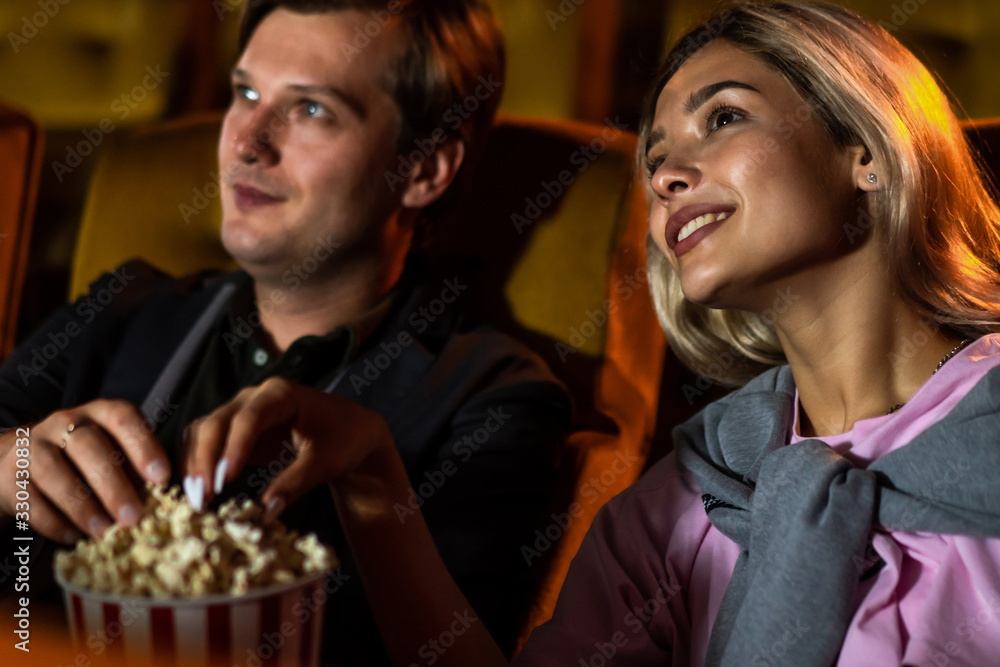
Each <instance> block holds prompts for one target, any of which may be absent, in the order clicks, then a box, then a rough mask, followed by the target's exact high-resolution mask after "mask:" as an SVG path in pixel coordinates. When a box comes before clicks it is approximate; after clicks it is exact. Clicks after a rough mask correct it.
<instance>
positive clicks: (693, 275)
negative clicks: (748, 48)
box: [646, 40, 863, 312]
mask: <svg viewBox="0 0 1000 667" xmlns="http://www.w3.org/2000/svg"><path fill="white" fill-rule="evenodd" d="M646 151H647V169H648V173H647V176H648V177H649V179H650V181H649V186H650V188H651V197H650V208H649V227H650V233H651V234H652V237H653V239H654V241H655V242H656V244H657V245H658V246H659V248H660V249H661V250H662V251H663V252H664V253H665V254H666V256H667V258H668V260H669V261H670V263H671V265H672V266H673V268H674V270H675V271H676V272H677V273H678V275H679V276H680V281H681V288H682V289H683V291H684V294H685V296H686V297H687V298H688V299H689V300H690V301H694V302H696V303H700V304H703V305H706V306H710V307H713V308H739V309H744V310H750V311H756V312H760V311H761V310H763V309H765V308H770V307H771V306H772V305H773V303H774V301H775V299H776V298H779V297H780V296H781V290H783V289H786V288H788V287H792V288H793V290H794V288H795V286H796V285H798V286H799V287H803V288H805V289H807V290H808V285H806V284H805V283H804V282H803V281H805V282H812V283H814V284H822V282H823V280H824V278H823V276H824V275H829V273H828V272H829V271H830V270H832V269H834V268H835V267H836V266H837V264H838V263H839V261H840V260H841V259H842V258H843V257H845V256H846V255H848V254H849V253H850V252H851V251H852V250H855V249H856V247H859V246H861V245H863V243H862V242H861V241H860V240H857V241H858V242H857V244H856V245H855V246H852V244H851V243H850V242H849V241H848V238H847V236H845V233H844V231H845V230H844V227H845V225H847V224H850V222H851V221H852V220H853V217H852V216H853V215H854V212H855V210H856V209H857V206H858V187H859V186H858V185H857V181H856V178H857V176H858V174H857V170H858V169H859V168H861V169H863V167H858V166H857V163H858V161H859V160H860V156H859V149H847V148H838V147H837V146H836V145H835V144H834V142H833V140H832V138H830V136H829V135H828V133H827V132H826V130H825V129H824V127H823V126H822V124H821V122H820V120H819V118H818V114H817V113H816V111H815V110H813V109H812V108H811V107H810V106H809V105H807V104H806V103H805V102H804V101H803V100H802V99H801V98H800V97H799V96H798V94H797V93H796V92H795V91H794V90H793V89H792V88H791V87H790V86H789V85H788V84H787V83H786V82H785V80H784V79H783V78H782V77H781V76H779V75H778V74H777V73H776V72H775V71H774V70H772V69H771V68H769V67H768V66H766V65H765V64H764V63H763V62H762V61H760V60H758V59H757V58H755V57H753V56H751V55H749V54H747V53H745V52H743V51H741V50H739V49H738V48H736V47H735V46H733V45H731V44H729V43H728V42H725V41H722V40H716V41H714V42H712V43H710V44H708V45H707V46H705V47H703V48H702V49H701V50H699V51H698V52H697V53H695V54H694V55H693V56H692V57H691V58H690V59H689V60H688V61H687V62H686V63H685V64H684V65H683V66H681V68H680V69H678V71H677V73H676V74H675V75H674V76H673V77H672V78H671V79H670V81H669V82H668V83H667V85H666V86H665V87H664V88H663V91H662V92H661V93H660V96H659V99H658V101H657V104H656V111H655V116H654V119H653V126H652V132H651V134H650V138H649V141H648V142H647V145H646ZM861 152H862V153H863V151H861Z"/></svg>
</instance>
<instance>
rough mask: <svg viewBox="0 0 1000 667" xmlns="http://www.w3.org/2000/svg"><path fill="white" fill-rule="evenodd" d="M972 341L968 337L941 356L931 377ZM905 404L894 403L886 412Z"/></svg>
mask: <svg viewBox="0 0 1000 667" xmlns="http://www.w3.org/2000/svg"><path fill="white" fill-rule="evenodd" d="M971 342H972V339H971V338H966V339H964V340H963V341H962V342H960V343H959V344H958V345H956V346H955V347H953V348H952V349H951V352H949V353H948V354H946V355H944V356H943V357H941V361H939V362H938V365H937V368H935V369H934V373H931V377H933V376H934V374H935V373H937V372H938V371H939V370H941V367H942V366H944V365H945V364H946V363H947V362H948V360H949V359H951V358H952V357H954V356H955V355H956V354H958V351H959V350H961V349H962V348H963V347H965V346H966V345H968V344H969V343H971ZM904 405H906V403H905V402H904V403H900V404H899V405H894V406H892V407H891V408H889V412H887V413H885V414H887V415H891V414H892V413H893V412H895V411H896V410H899V409H900V408H901V407H903V406H904Z"/></svg>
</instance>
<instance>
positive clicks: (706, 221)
mask: <svg viewBox="0 0 1000 667" xmlns="http://www.w3.org/2000/svg"><path fill="white" fill-rule="evenodd" d="M728 217H729V214H728V213H725V212H722V213H706V214H705V215H699V216H698V217H697V218H695V219H694V220H692V221H691V222H689V223H687V224H686V225H684V226H683V227H681V232H680V234H678V235H677V242H678V243H680V242H681V241H683V240H684V239H686V238H687V237H689V236H691V235H692V234H694V233H695V232H696V231H698V230H699V229H701V228H702V227H704V226H705V225H710V224H712V223H713V222H719V221H720V220H725V219H726V218H728Z"/></svg>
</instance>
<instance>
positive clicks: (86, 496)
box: [0, 400, 170, 543]
mask: <svg viewBox="0 0 1000 667" xmlns="http://www.w3.org/2000/svg"><path fill="white" fill-rule="evenodd" d="M26 431H27V436H25V432H26ZM25 442H26V445H25ZM22 445H24V446H22ZM18 450H20V451H18ZM25 450H27V451H25ZM19 454H26V455H27V456H28V459H29V465H28V468H27V471H28V476H27V478H28V480H29V484H28V488H27V491H28V493H29V501H28V503H27V505H26V506H25V504H24V503H18V501H17V498H16V493H17V491H19V490H22V489H20V487H18V486H16V485H15V481H16V480H17V479H19V477H18V475H20V473H19V472H18V471H19V470H23V469H20V468H17V466H16V463H17V459H18V458H23V456H19ZM135 473H138V476H139V478H140V479H141V480H146V481H150V482H154V483H163V482H166V481H167V480H168V479H169V478H170V463H169V461H168V459H167V455H166V454H165V453H164V451H163V449H162V448H161V447H160V444H159V442H158V441H157V440H156V438H155V437H154V436H153V435H152V434H151V429H150V428H149V427H148V426H147V423H146V419H145V417H143V415H142V413H141V412H139V410H138V409H136V407H135V406H133V405H132V404H131V403H128V402H126V401H119V400H98V401H92V402H90V403H86V404H84V405H81V406H79V407H76V408H71V409H67V410H59V411H58V412H54V413H52V414H51V415H49V416H48V417H46V418H45V419H44V420H42V421H41V422H39V423H37V424H35V425H34V426H31V427H30V428H27V429H25V428H19V429H14V430H12V431H9V432H8V433H6V434H4V435H3V436H0V512H3V513H4V514H8V515H10V516H16V517H17V518H19V519H20V518H21V515H22V514H24V512H22V511H21V510H22V509H24V508H25V507H28V508H30V512H28V522H29V523H30V524H31V527H32V528H34V529H35V530H37V531H38V532H39V533H41V534H42V535H45V536H47V537H50V538H52V539H54V540H56V541H58V542H64V543H71V542H73V541H75V540H76V539H78V538H79V537H80V535H81V533H87V534H89V535H92V536H94V537H99V536H100V535H102V534H103V533H104V531H105V530H107V529H108V528H109V527H110V526H111V523H112V522H113V521H118V522H119V523H121V524H122V525H125V526H132V525H135V524H136V523H137V522H138V521H139V519H140V517H141V516H142V501H141V500H140V497H139V492H138V490H137V489H136V486H135V484H134V482H133V479H134V477H135ZM21 477H22V478H23V477H25V476H24V475H21ZM130 478H133V479H130Z"/></svg>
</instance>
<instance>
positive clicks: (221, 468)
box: [212, 459, 229, 495]
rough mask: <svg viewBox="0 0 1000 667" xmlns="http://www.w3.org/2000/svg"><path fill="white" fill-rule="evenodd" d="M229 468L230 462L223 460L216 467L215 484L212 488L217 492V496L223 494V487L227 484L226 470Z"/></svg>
mask: <svg viewBox="0 0 1000 667" xmlns="http://www.w3.org/2000/svg"><path fill="white" fill-rule="evenodd" d="M227 468H229V461H228V460H226V459H222V460H221V461H219V464H218V465H217V466H215V484H214V485H213V486H212V488H213V489H214V490H215V494H216V495H218V494H220V493H222V485H223V484H225V483H226V469H227Z"/></svg>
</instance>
